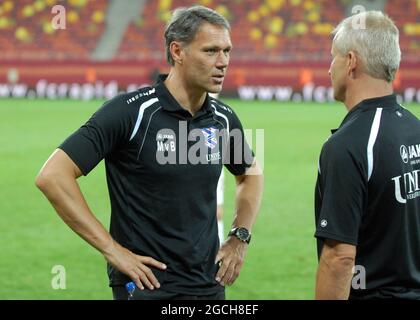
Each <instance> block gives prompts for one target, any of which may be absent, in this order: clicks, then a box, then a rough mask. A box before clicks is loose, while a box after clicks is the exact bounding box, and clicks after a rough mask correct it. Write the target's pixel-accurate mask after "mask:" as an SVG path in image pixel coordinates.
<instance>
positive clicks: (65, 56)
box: [0, 0, 420, 299]
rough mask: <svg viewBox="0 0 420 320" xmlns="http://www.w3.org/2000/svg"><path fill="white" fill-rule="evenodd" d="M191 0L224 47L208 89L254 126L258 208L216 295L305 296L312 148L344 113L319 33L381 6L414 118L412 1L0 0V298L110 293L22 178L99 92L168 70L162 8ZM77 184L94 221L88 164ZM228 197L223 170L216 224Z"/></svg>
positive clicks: (312, 257)
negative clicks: (226, 28) (62, 278)
mask: <svg viewBox="0 0 420 320" xmlns="http://www.w3.org/2000/svg"><path fill="white" fill-rule="evenodd" d="M193 4H202V5H206V6H209V7H211V8H213V9H215V10H217V11H218V12H220V13H222V14H223V15H225V16H226V17H227V18H228V19H229V21H230V23H231V25H232V41H233V44H234V50H233V52H232V60H231V65H230V67H229V72H228V77H227V78H226V80H225V86H224V91H223V92H222V99H224V100H225V101H226V102H227V103H229V104H230V105H231V106H232V107H233V108H234V109H235V110H236V111H237V113H238V114H239V116H240V117H241V119H242V122H243V124H244V127H246V128H248V129H253V130H255V129H264V130H265V153H264V156H265V157H264V160H265V162H264V165H265V167H264V169H265V177H266V187H265V195H264V201H263V206H262V209H261V212H260V216H259V219H258V220H257V224H256V226H255V229H254V238H253V242H252V244H251V246H250V248H249V250H248V256H247V260H246V263H245V265H244V267H243V271H242V274H241V276H240V278H239V279H238V280H237V283H236V284H235V285H234V286H232V287H230V288H228V290H227V297H228V298H229V299H311V298H313V287H314V278H315V269H316V263H317V261H316V253H315V240H314V238H313V232H314V226H313V222H314V218H313V205H312V203H313V191H314V184H315V179H316V171H317V161H318V154H319V151H320V148H321V146H322V143H323V142H324V141H325V140H326V138H327V137H328V135H329V129H330V128H333V127H336V126H338V125H339V123H340V122H341V120H342V118H343V117H344V115H345V113H346V111H345V109H344V107H343V106H342V105H340V104H337V103H333V102H332V96H331V93H332V92H331V88H330V80H329V77H328V67H329V63H330V45H331V38H330V32H331V31H332V29H333V28H334V26H335V25H336V24H337V23H338V22H339V21H340V20H341V19H342V18H344V17H346V16H348V15H350V14H351V13H352V8H354V6H355V5H363V6H364V7H365V8H366V9H379V10H383V11H385V12H387V13H388V14H389V15H390V16H391V17H392V18H393V19H394V21H395V22H396V24H397V26H398V27H399V29H400V34H401V36H400V37H401V39H400V44H401V50H402V53H403V54H402V63H401V69H400V71H399V73H398V76H397V78H396V80H395V82H394V87H395V91H396V92H397V93H398V95H399V98H400V100H401V102H403V103H404V105H405V106H406V107H407V108H408V109H410V110H411V111H412V112H414V113H415V114H417V116H419V115H420V107H419V102H420V59H419V57H420V0H398V1H397V0H388V1H385V0H371V1H369V0H366V1H350V0H341V1H340V0H338V1H331V0H321V1H315V0H261V1H252V0H230V1H225V0H201V1H189V0H156V1H146V0H124V1H121V0H120V1H116V0H109V1H107V0H68V1H58V0H17V1H11V0H1V1H0V49H1V50H0V98H1V99H0V218H1V220H0V248H1V253H0V274H2V277H1V279H0V299H110V298H111V293H110V290H109V288H108V287H107V278H106V273H105V261H104V259H103V258H102V257H101V256H100V254H99V253H97V252H96V251H95V250H94V249H92V248H90V247H89V246H88V245H87V244H85V243H84V242H83V241H82V240H80V239H79V238H78V237H77V236H76V235H75V234H74V233H72V232H71V231H70V229H68V227H67V226H66V225H65V224H64V223H63V222H62V221H61V220H60V219H59V218H58V217H57V216H56V214H55V213H54V211H53V209H52V208H51V206H50V205H49V204H48V203H47V201H46V200H45V199H44V198H43V196H42V195H41V193H40V192H39V191H38V190H36V188H35V186H34V178H35V176H36V174H37V172H38V170H39V169H40V167H41V166H42V164H43V162H44V161H45V160H46V158H47V157H48V156H49V154H50V153H51V152H52V151H53V150H54V149H55V148H56V147H57V145H58V144H60V143H61V142H62V140H63V139H64V138H65V137H67V135H69V134H70V133H71V132H73V131H74V130H75V129H77V128H78V127H79V126H80V125H81V124H82V123H83V122H84V121H86V119H87V118H88V117H89V116H90V115H91V114H92V113H93V112H94V111H95V110H96V109H97V108H98V107H99V106H100V104H101V103H102V101H104V99H108V98H110V97H112V96H114V95H116V94H117V93H118V92H119V91H131V90H135V89H136V88H137V87H139V86H143V85H146V84H150V83H152V82H153V80H154V78H155V76H156V74H157V72H159V71H160V72H164V71H165V70H167V69H168V68H167V66H166V63H165V59H164V56H165V55H164V41H163V29H164V25H165V23H166V21H167V20H168V18H169V17H170V12H171V10H173V9H174V8H176V7H179V6H189V5H193ZM56 5H61V6H62V7H61V8H64V9H65V13H64V18H65V28H64V29H57V28H55V27H56V26H57V24H54V23H52V22H53V21H55V22H60V23H63V19H62V20H60V21H58V20H57V17H58V14H59V13H60V11H59V12H57V11H55V13H52V8H53V7H54V6H56ZM54 19H56V20H54ZM61 26H62V25H61ZM80 183H81V186H82V189H83V191H84V192H85V193H86V197H87V199H88V202H89V203H90V205H91V208H92V209H93V211H94V212H95V213H96V214H97V215H98V217H99V219H100V220H101V221H102V222H103V223H104V225H106V226H108V223H109V203H108V202H109V200H108V195H107V191H106V185H105V178H104V169H103V167H102V164H101V165H100V168H99V169H97V170H95V171H94V172H93V173H92V174H90V175H89V176H88V177H87V178H82V179H80ZM233 194H234V183H233V178H228V179H227V185H226V196H225V202H226V203H225V212H226V218H225V224H226V226H225V228H226V230H227V229H228V228H229V223H230V221H231V217H232V212H233V208H234V203H233ZM55 265H62V266H64V267H65V269H66V289H65V290H55V289H53V288H52V286H51V280H52V278H53V276H54V274H52V272H51V270H52V268H53V267H54V266H55Z"/></svg>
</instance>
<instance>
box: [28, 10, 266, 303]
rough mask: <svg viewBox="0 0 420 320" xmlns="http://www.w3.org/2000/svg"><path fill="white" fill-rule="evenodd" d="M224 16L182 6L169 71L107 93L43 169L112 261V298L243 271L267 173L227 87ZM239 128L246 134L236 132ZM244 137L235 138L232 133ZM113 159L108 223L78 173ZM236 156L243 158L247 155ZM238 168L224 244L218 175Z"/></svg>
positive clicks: (44, 179)
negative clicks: (227, 100)
mask: <svg viewBox="0 0 420 320" xmlns="http://www.w3.org/2000/svg"><path fill="white" fill-rule="evenodd" d="M229 31H230V27H229V24H228V22H227V21H226V19H225V18H223V17H222V16H221V15H219V14H218V13H216V12H215V11H213V10H210V9H208V8H205V7H201V6H196V7H191V8H188V9H187V8H181V9H178V10H176V11H175V12H174V14H173V17H172V19H171V21H170V22H169V23H168V26H167V28H166V31H165V39H166V51H167V60H168V62H169V63H170V65H171V69H170V72H169V75H162V76H160V78H159V81H158V83H157V84H156V85H155V86H154V87H148V88H142V89H139V90H137V91H135V92H131V93H127V94H122V95H119V96H117V97H115V98H114V99H112V100H110V101H108V102H106V103H105V104H104V105H103V106H102V108H100V109H99V110H98V111H97V112H96V113H95V114H94V115H93V116H92V118H91V119H90V120H89V121H88V122H87V123H86V124H85V125H84V126H82V127H81V128H80V129H79V130H77V131H76V132H75V133H74V134H73V135H71V136H70V137H69V138H67V140H66V141H64V143H63V144H61V146H60V147H59V149H57V150H56V151H55V152H54V153H53V155H52V156H51V157H50V158H49V159H48V161H47V162H46V164H45V165H44V167H43V168H42V170H41V172H40V174H39V175H38V177H37V181H36V183H37V186H38V187H39V188H40V189H41V190H42V191H43V192H44V194H45V195H46V197H47V198H48V199H49V201H50V202H51V203H52V205H53V206H54V208H55V209H56V211H57V212H58V214H59V215H60V216H61V217H62V219H63V220H64V221H65V222H66V223H67V224H68V225H69V226H70V227H71V228H72V229H73V230H74V231H75V232H76V233H78V234H79V235H80V236H81V237H82V238H83V239H85V240H86V241H87V242H88V243H89V244H91V245H92V246H93V247H95V248H96V249H97V250H99V251H100V252H101V253H102V254H103V255H104V257H105V258H106V260H107V262H108V274H109V278H110V285H111V286H112V288H113V294H114V298H115V299H127V298H128V293H127V291H126V290H125V288H124V285H125V284H127V283H128V282H130V281H133V282H134V283H135V284H136V286H137V288H135V290H134V293H133V298H134V299H143V300H144V299H224V297H225V296H224V285H230V284H232V283H233V282H234V281H235V280H236V278H237V277H238V275H239V272H240V268H241V266H242V263H243V260H244V257H245V252H246V249H247V246H248V244H249V242H250V238H251V228H252V226H253V224H254V221H255V219H256V215H257V212H258V210H259V206H260V201H261V194H262V183H263V182H262V174H261V172H259V173H258V174H254V175H251V174H249V173H250V170H251V169H255V168H258V165H257V164H256V161H255V159H254V157H253V154H252V152H251V150H250V148H249V146H248V144H247V143H246V141H245V140H244V135H243V130H242V125H241V123H240V121H239V119H238V117H237V116H236V115H235V113H234V112H233V110H232V109H231V108H230V107H229V106H227V105H225V104H223V103H222V102H220V101H219V100H217V99H213V98H210V97H209V95H208V93H209V92H210V93H218V92H220V91H221V89H222V85H223V80H224V77H225V75H226V69H227V66H228V64H229V55H230V51H231V49H232V44H231V41H230V34H229ZM238 137H239V139H238ZM234 138H235V139H234ZM102 159H105V165H106V174H107V181H108V189H109V194H110V199H111V209H112V212H111V226H110V233H108V232H107V231H106V230H105V229H104V227H103V226H102V225H101V223H100V222H99V221H98V220H97V219H96V218H95V216H94V215H93V213H92V212H91V211H90V209H89V207H88V205H87V204H86V202H85V200H84V197H83V195H82V193H81V191H80V189H79V186H78V184H77V182H76V179H77V178H78V177H80V176H81V175H82V174H83V175H87V174H88V173H89V172H90V171H91V170H92V169H93V168H94V167H95V166H96V165H97V164H98V163H99V162H100V161H101V160H102ZM238 159H239V160H238ZM223 164H225V166H226V167H227V169H228V170H229V171H230V172H231V173H232V174H234V175H235V176H236V181H237V189H238V190H237V195H236V204H237V211H236V215H235V219H234V221H233V228H232V231H231V232H230V237H229V238H228V240H227V241H226V242H225V243H224V244H223V245H222V247H221V248H219V242H218V235H217V219H216V185H217V180H218V178H219V176H220V172H221V170H222V165H223Z"/></svg>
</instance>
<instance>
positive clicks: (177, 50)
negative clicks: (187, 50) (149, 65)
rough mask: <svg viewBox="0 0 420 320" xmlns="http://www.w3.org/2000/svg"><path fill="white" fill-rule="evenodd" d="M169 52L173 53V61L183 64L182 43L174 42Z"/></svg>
mask: <svg viewBox="0 0 420 320" xmlns="http://www.w3.org/2000/svg"><path fill="white" fill-rule="evenodd" d="M169 51H170V52H171V56H172V59H173V60H174V62H175V63H179V64H182V60H183V56H182V53H183V48H182V45H181V43H180V42H178V41H172V42H171V44H170V45H169Z"/></svg>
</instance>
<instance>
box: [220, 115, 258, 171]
mask: <svg viewBox="0 0 420 320" xmlns="http://www.w3.org/2000/svg"><path fill="white" fill-rule="evenodd" d="M230 126H231V127H230V131H229V143H228V152H227V157H226V158H225V159H224V165H225V166H226V168H227V169H228V170H229V171H230V173H232V174H233V175H235V176H239V175H243V174H245V172H246V170H247V169H248V168H250V167H251V166H252V163H253V162H254V153H253V151H252V149H251V148H250V146H249V144H248V142H247V141H246V137H245V134H244V130H243V127H242V124H241V122H240V120H239V118H238V116H237V115H236V114H235V113H232V115H231V116H230Z"/></svg>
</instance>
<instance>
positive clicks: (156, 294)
mask: <svg viewBox="0 0 420 320" xmlns="http://www.w3.org/2000/svg"><path fill="white" fill-rule="evenodd" d="M112 296H113V299H114V300H225V290H224V289H221V290H220V291H218V292H215V293H212V294H209V295H186V294H180V293H176V292H168V291H165V290H162V289H155V290H149V289H144V290H139V289H138V288H137V287H136V289H135V290H134V292H133V293H132V295H131V296H130V297H129V296H128V292H127V290H126V289H125V287H124V286H116V287H112Z"/></svg>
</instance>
